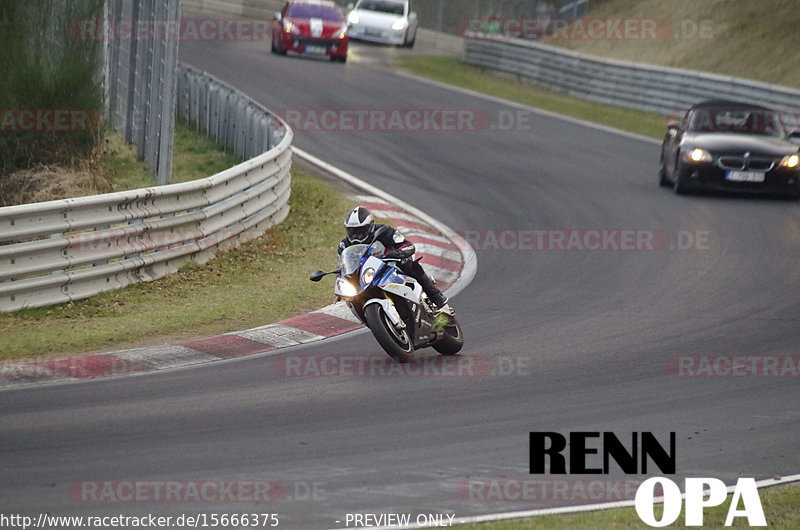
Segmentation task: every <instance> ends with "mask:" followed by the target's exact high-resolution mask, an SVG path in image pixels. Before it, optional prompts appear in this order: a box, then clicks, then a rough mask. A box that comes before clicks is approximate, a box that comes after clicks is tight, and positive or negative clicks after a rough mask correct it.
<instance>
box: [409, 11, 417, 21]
mask: <svg viewBox="0 0 800 530" xmlns="http://www.w3.org/2000/svg"><path fill="white" fill-rule="evenodd" d="M408 20H417V13H416V12H414V11H412V12H411V13H409V14H408Z"/></svg>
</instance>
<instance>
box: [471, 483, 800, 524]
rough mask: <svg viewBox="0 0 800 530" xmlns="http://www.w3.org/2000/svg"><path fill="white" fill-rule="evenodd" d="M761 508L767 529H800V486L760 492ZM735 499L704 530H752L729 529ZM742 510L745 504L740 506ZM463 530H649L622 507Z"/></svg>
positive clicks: (707, 517) (710, 512) (708, 517)
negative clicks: (727, 529) (564, 529)
mask: <svg viewBox="0 0 800 530" xmlns="http://www.w3.org/2000/svg"><path fill="white" fill-rule="evenodd" d="M759 495H760V497H761V505H762V507H763V509H764V515H765V517H766V519H767V527H768V528H771V529H775V530H790V529H796V528H800V510H798V509H797V507H798V506H800V486H798V485H789V486H776V487H772V488H766V489H761V490H759ZM730 501H731V497H730V496H728V499H727V500H726V501H725V502H724V503H722V505H720V506H717V507H714V508H707V509H706V510H705V512H704V516H703V528H707V529H720V530H721V529H723V528H749V527H748V526H747V519H744V518H740V517H737V518H736V519H734V523H733V525H732V526H729V527H726V526H725V517H726V516H727V514H728V507H729V506H730ZM739 508H741V504H740V506H739ZM655 515H656V518H660V517H661V507H660V506H657V507H656V509H655ZM684 527H685V522H684V514H683V513H682V514H681V516H680V517H678V520H677V521H675V523H673V524H672V525H669V526H667V527H665V528H684ZM459 528H461V529H463V530H534V529H535V530H541V529H551V528H553V529H555V528H558V529H561V528H567V529H570V528H574V529H581V530H584V529H603V530H607V529H609V530H627V529H637V530H639V529H642V528H649V527H648V526H647V525H646V524H644V523H643V522H642V521H641V520H640V519H639V516H638V515H637V514H636V511H635V510H634V509H633V508H619V509H614V510H603V511H599V512H587V513H581V514H574V515H548V516H543V517H534V518H531V519H523V520H514V521H504V522H500V523H484V524H475V525H464V526H461V527H459Z"/></svg>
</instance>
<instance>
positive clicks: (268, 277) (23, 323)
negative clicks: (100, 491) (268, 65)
mask: <svg viewBox="0 0 800 530" xmlns="http://www.w3.org/2000/svg"><path fill="white" fill-rule="evenodd" d="M292 177H293V178H292V195H291V199H290V201H289V203H290V207H291V213H290V214H289V216H288V218H287V219H286V220H285V221H284V222H283V223H281V224H280V225H278V226H276V227H274V228H273V229H270V230H268V231H267V233H266V234H265V235H263V236H262V237H260V238H258V239H257V240H255V241H252V242H250V243H247V244H245V245H243V246H241V247H240V248H238V249H235V250H232V251H229V252H222V253H220V254H219V255H218V256H217V257H216V258H215V259H214V260H212V261H211V262H209V263H207V264H206V265H203V266H196V265H189V266H186V267H185V268H183V269H181V270H180V271H178V272H177V273H175V274H172V275H169V276H166V277H164V278H162V279H160V280H157V281H155V282H150V283H139V284H134V285H131V286H129V287H126V288H124V289H120V290H116V291H109V292H106V293H102V294H99V295H97V296H94V297H92V298H89V299H87V300H82V301H79V302H74V303H68V304H63V305H59V306H50V307H43V308H36V309H27V310H22V311H18V312H15V313H10V314H0V358H11V357H20V356H32V355H41V354H47V353H78V352H92V351H100V350H108V349H113V348H124V347H132V346H142V345H152V344H161V343H164V342H171V341H177V340H182V339H190V338H196V337H202V336H207V335H214V334H217V333H223V332H226V331H231V330H236V329H246V328H250V327H255V326H259V325H263V324H268V323H270V322H275V321H278V320H281V319H283V318H286V317H289V316H293V315H296V314H300V313H304V312H307V311H310V310H313V309H318V308H319V307H322V306H324V305H326V304H328V303H330V302H332V301H333V295H332V290H331V288H330V285H324V284H322V285H321V284H319V283H312V282H310V281H308V274H309V273H310V272H311V271H313V270H315V269H317V268H326V267H327V268H333V267H334V266H335V263H336V250H335V249H336V245H337V244H338V242H339V240H340V239H341V237H342V228H341V217H342V215H343V212H346V211H347V209H348V208H351V207H352V206H351V202H350V201H349V200H348V199H347V198H346V197H345V196H344V195H342V194H340V193H338V192H336V191H335V190H334V189H332V188H331V186H330V185H328V184H327V183H325V182H322V181H321V180H319V179H316V178H314V177H312V176H311V175H309V174H308V173H305V172H303V171H300V170H297V169H293V171H292ZM199 286H202V290H201V289H199V288H198V287H199Z"/></svg>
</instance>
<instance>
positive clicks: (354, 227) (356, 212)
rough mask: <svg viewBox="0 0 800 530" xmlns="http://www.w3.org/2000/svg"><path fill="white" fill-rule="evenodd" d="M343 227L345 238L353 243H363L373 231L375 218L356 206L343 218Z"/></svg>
mask: <svg viewBox="0 0 800 530" xmlns="http://www.w3.org/2000/svg"><path fill="white" fill-rule="evenodd" d="M344 227H345V228H346V229H347V238H348V239H349V240H350V241H352V242H353V243H364V242H366V241H367V239H368V238H369V237H370V236H371V235H372V232H373V231H374V230H375V218H374V217H372V213H371V212H370V211H369V210H367V209H366V208H364V207H363V206H358V207H356V208H353V210H352V211H351V212H350V213H348V214H347V217H345V218H344Z"/></svg>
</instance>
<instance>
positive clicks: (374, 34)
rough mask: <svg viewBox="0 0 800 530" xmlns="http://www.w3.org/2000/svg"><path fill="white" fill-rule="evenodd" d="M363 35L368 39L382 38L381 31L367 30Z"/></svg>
mask: <svg viewBox="0 0 800 530" xmlns="http://www.w3.org/2000/svg"><path fill="white" fill-rule="evenodd" d="M364 34H365V35H369V36H370V37H383V31H381V30H379V29H372V28H367V29H365V30H364Z"/></svg>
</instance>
